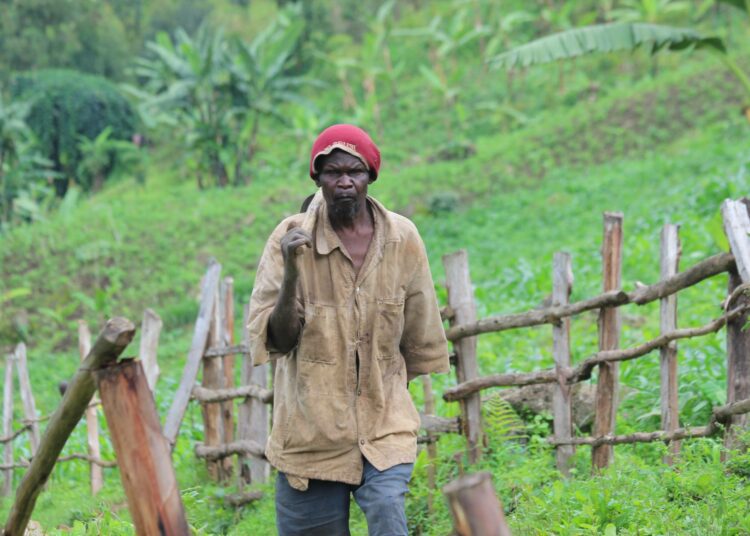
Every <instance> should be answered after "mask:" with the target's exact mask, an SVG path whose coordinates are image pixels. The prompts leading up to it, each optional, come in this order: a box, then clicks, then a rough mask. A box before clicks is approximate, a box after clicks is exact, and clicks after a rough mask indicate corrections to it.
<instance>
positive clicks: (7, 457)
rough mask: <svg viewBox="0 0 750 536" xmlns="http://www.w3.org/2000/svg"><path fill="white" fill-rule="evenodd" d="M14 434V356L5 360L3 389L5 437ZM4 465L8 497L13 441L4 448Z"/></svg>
mask: <svg viewBox="0 0 750 536" xmlns="http://www.w3.org/2000/svg"><path fill="white" fill-rule="evenodd" d="M12 434H13V356H11V355H9V356H7V357H6V359H5V388H4V389H3V436H4V437H10V436H11V435H12ZM3 450H4V453H3V464H4V465H5V466H6V467H9V468H8V469H3V479H4V481H3V496H4V497H7V496H8V495H10V494H11V492H12V491H13V469H12V468H10V466H12V465H13V441H12V440H11V441H8V442H6V443H5V446H4V448H3Z"/></svg>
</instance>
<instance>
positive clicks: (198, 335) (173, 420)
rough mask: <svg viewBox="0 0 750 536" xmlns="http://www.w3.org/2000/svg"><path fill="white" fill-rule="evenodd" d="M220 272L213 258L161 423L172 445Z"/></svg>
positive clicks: (203, 344)
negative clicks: (181, 366)
mask: <svg viewBox="0 0 750 536" xmlns="http://www.w3.org/2000/svg"><path fill="white" fill-rule="evenodd" d="M220 274H221V265H220V264H219V263H217V262H216V261H215V260H211V262H210V263H209V265H208V270H207V271H206V275H205V277H204V278H203V287H202V290H201V301H200V308H199V311H198V318H197V319H196V321H195V331H194V332H193V341H192V343H191V345H190V351H189V352H188V356H187V360H186V362H185V369H184V370H183V373H182V379H181V380H180V386H179V387H178V388H177V392H176V393H175V395H174V397H173V400H172V406H171V407H170V408H169V413H168V414H167V419H166V421H165V423H164V436H165V437H166V438H167V441H169V443H170V444H171V445H172V447H173V448H174V444H175V442H176V441H177V434H179V432H180V424H181V423H182V418H183V417H184V416H185V410H186V409H187V405H188V404H189V403H190V393H191V392H192V390H193V385H194V384H195V379H196V378H197V377H198V370H199V369H200V366H201V362H202V357H203V352H204V351H205V349H206V342H207V341H208V328H209V325H210V323H211V314H212V313H213V310H214V304H215V300H216V292H215V289H216V285H218V283H219V276H220Z"/></svg>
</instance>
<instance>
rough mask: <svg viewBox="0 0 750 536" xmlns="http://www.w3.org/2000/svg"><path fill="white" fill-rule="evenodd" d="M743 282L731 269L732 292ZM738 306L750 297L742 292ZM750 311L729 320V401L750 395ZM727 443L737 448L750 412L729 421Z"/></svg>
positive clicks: (727, 445) (725, 436)
mask: <svg viewBox="0 0 750 536" xmlns="http://www.w3.org/2000/svg"><path fill="white" fill-rule="evenodd" d="M741 284H742V281H741V278H740V275H739V274H738V273H737V272H729V289H728V290H729V295H730V296H731V295H732V294H733V293H734V291H735V289H736V288H738V287H739V286H740V285H741ZM735 304H736V306H735V307H743V306H750V298H748V296H747V295H745V294H741V295H739V296H737V298H736V299H735ZM748 320H750V314H749V313H748V312H745V313H744V314H742V315H739V316H737V317H736V318H734V319H732V320H730V321H729V322H727V404H732V403H733V402H736V401H738V400H743V399H746V398H748V397H750V331H749V330H745V329H743V328H744V327H745V326H746V325H747V322H748ZM726 425H727V427H726V432H725V434H724V446H725V447H726V449H727V451H729V450H731V449H734V448H737V447H738V446H739V444H738V442H737V434H738V432H739V431H741V430H742V429H743V428H746V427H747V425H748V417H747V415H744V414H742V415H736V416H734V417H732V418H731V419H729V420H727V422H726Z"/></svg>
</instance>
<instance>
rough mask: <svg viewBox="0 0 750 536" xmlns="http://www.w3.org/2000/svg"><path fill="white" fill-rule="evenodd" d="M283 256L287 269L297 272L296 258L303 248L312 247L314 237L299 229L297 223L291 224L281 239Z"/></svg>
mask: <svg viewBox="0 0 750 536" xmlns="http://www.w3.org/2000/svg"><path fill="white" fill-rule="evenodd" d="M280 245H281V255H282V257H283V258H284V265H285V267H286V268H288V269H289V268H292V269H295V270H296V265H295V264H294V258H295V257H296V256H297V255H298V254H299V252H300V250H299V249H298V248H300V247H301V246H310V247H312V237H311V236H310V233H308V232H307V231H305V230H304V229H302V228H301V227H298V225H297V224H296V223H290V224H289V227H287V230H286V234H285V235H284V236H282V237H281V241H280Z"/></svg>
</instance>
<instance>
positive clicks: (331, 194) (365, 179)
mask: <svg viewBox="0 0 750 536" xmlns="http://www.w3.org/2000/svg"><path fill="white" fill-rule="evenodd" d="M318 170H319V171H318V178H317V179H316V181H315V182H316V184H317V185H318V186H320V188H321V189H322V191H323V198H324V199H325V200H326V203H327V204H328V207H329V212H330V215H331V219H332V221H334V222H335V221H339V222H342V223H346V222H351V221H353V220H354V217H355V216H356V215H357V214H358V213H359V211H360V210H362V208H363V207H364V206H365V200H366V198H367V186H368V185H369V184H370V173H369V172H368V171H367V168H366V167H365V165H364V164H363V163H362V161H361V160H360V159H359V158H357V157H356V156H354V155H351V154H349V153H346V152H344V151H340V150H338V149H337V150H334V151H333V152H332V153H331V154H329V155H326V156H323V157H320V160H319V161H318Z"/></svg>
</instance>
